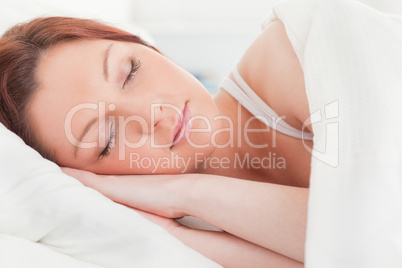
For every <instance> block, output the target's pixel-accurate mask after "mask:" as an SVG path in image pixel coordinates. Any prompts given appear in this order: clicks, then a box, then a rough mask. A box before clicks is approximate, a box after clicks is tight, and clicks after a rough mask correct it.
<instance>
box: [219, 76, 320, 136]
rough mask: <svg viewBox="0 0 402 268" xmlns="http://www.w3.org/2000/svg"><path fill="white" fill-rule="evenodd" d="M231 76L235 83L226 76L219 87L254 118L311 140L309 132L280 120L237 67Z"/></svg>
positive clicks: (288, 133)
mask: <svg viewBox="0 0 402 268" xmlns="http://www.w3.org/2000/svg"><path fill="white" fill-rule="evenodd" d="M233 77H234V79H235V81H236V83H235V82H233V81H232V80H231V79H230V78H228V77H226V78H224V79H223V81H222V82H221V84H220V86H219V87H220V88H222V89H224V90H226V91H227V92H228V93H229V94H230V95H232V96H233V97H234V98H235V99H236V100H237V101H238V102H239V103H240V104H241V105H243V106H244V108H246V109H247V110H248V111H249V112H250V113H251V114H253V115H254V116H255V117H256V118H258V119H259V120H260V121H262V122H263V123H265V124H266V125H267V126H269V127H271V128H272V129H274V130H276V131H279V132H281V133H283V134H286V135H288V136H291V137H294V138H298V139H304V140H313V136H314V135H313V134H311V133H310V132H303V131H301V130H298V129H296V128H294V127H292V126H291V125H289V124H288V123H286V122H285V121H284V120H282V118H281V117H280V116H279V115H278V114H277V113H276V112H275V111H274V110H272V108H271V107H269V106H268V104H266V103H265V102H264V101H263V100H262V99H261V98H260V97H258V95H257V94H256V93H255V92H254V91H253V90H252V89H251V87H250V86H249V85H247V83H246V82H245V81H244V80H243V78H242V77H241V76H240V74H239V71H238V70H237V68H234V70H233Z"/></svg>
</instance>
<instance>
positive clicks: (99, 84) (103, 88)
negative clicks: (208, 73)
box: [28, 40, 219, 174]
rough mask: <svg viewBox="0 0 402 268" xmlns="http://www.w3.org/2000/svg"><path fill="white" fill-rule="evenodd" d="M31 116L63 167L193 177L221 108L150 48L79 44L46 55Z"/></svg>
mask: <svg viewBox="0 0 402 268" xmlns="http://www.w3.org/2000/svg"><path fill="white" fill-rule="evenodd" d="M37 76H38V79H39V82H40V86H39V89H38V91H37V92H35V94H34V96H33V98H32V100H31V102H30V105H29V111H28V116H29V119H30V120H31V122H32V124H33V131H34V134H35V135H36V136H37V138H38V140H39V142H40V143H41V144H43V145H44V146H45V148H47V149H48V150H49V151H50V153H51V154H52V155H53V156H54V158H55V160H56V162H57V163H58V164H59V165H61V166H68V167H73V168H79V169H85V170H89V171H92V172H95V173H101V174H152V173H155V174H157V173H179V172H186V173H187V172H194V171H195V169H196V168H197V163H198V165H200V162H199V161H200V159H202V158H203V157H207V156H208V155H210V154H211V153H212V152H213V150H214V146H213V142H214V141H213V139H212V138H213V135H212V133H213V132H214V130H216V129H218V128H219V120H214V117H216V116H217V115H218V110H217V107H216V105H215V103H214V101H213V99H212V97H211V96H210V95H209V93H208V92H207V91H206V89H205V88H204V87H203V86H202V85H201V84H200V83H199V82H198V80H196V79H195V78H194V77H193V76H192V75H190V74H189V73H187V72H186V71H185V70H183V69H182V68H180V67H179V66H177V65H176V64H174V63H173V62H171V61H170V60H169V59H167V58H166V57H164V56H163V55H161V54H159V53H158V52H156V51H154V50H153V49H151V48H148V47H146V46H143V45H140V44H135V43H128V42H117V41H108V40H78V41H72V42H68V43H64V44H61V45H58V46H55V47H53V48H51V49H49V50H48V51H47V52H46V53H45V54H44V55H43V57H42V59H41V61H40V63H39V66H38V69H37Z"/></svg>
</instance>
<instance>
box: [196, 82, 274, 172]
mask: <svg viewBox="0 0 402 268" xmlns="http://www.w3.org/2000/svg"><path fill="white" fill-rule="evenodd" d="M214 100H215V104H216V106H217V108H218V110H219V112H220V114H221V116H222V118H225V119H223V120H221V123H222V124H221V127H220V129H219V130H218V131H217V132H216V133H217V135H216V136H215V139H214V141H215V142H216V145H214V146H215V150H214V152H213V153H212V154H211V155H210V156H209V157H207V158H204V159H203V160H204V161H203V162H202V165H200V166H199V167H198V170H197V172H198V173H204V174H214V175H222V176H230V177H244V175H245V174H249V173H253V172H255V171H250V170H246V169H244V168H239V165H237V166H236V163H238V161H239V159H240V160H243V159H245V157H246V155H248V156H250V157H254V156H261V155H266V154H267V153H268V151H267V150H268V149H267V148H264V149H256V146H254V145H255V144H262V143H266V141H267V134H268V135H270V133H267V131H261V132H247V134H246V131H245V127H244V126H245V125H247V127H248V129H265V130H266V125H265V124H264V123H262V122H260V121H259V120H258V119H254V120H252V121H251V122H250V123H249V124H246V122H247V121H248V120H250V118H251V117H252V115H251V114H250V113H249V112H248V111H247V110H246V109H245V108H244V107H242V106H241V104H240V103H239V102H238V101H237V100H236V99H234V98H233V97H232V96H231V95H229V94H228V93H227V92H226V91H224V90H221V91H219V93H218V94H217V95H216V97H215V99H214ZM246 135H247V137H246ZM236 161H237V162H236Z"/></svg>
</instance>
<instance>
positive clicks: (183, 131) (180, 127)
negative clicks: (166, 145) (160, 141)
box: [171, 102, 191, 147]
mask: <svg viewBox="0 0 402 268" xmlns="http://www.w3.org/2000/svg"><path fill="white" fill-rule="evenodd" d="M190 118H191V112H190V109H189V108H188V106H187V102H186V103H185V104H184V108H183V111H182V112H181V114H180V115H179V117H178V119H177V123H176V125H175V127H174V128H173V141H172V146H171V147H173V146H175V145H177V144H180V143H182V142H184V141H185V140H186V139H187V137H188V134H189V133H190V129H191V124H190V123H189V121H190Z"/></svg>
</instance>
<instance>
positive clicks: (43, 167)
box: [0, 124, 218, 268]
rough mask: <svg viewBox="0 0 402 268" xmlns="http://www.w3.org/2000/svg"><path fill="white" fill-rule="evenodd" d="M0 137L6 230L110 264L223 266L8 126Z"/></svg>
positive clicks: (2, 226) (0, 199) (0, 207)
mask: <svg viewBox="0 0 402 268" xmlns="http://www.w3.org/2000/svg"><path fill="white" fill-rule="evenodd" d="M0 137H1V138H0V148H1V151H0V233H3V234H8V235H11V236H14V237H20V238H23V239H26V240H29V241H33V242H39V243H42V244H43V245H45V246H47V247H50V248H52V249H54V250H56V251H58V252H60V253H63V254H66V255H69V256H71V257H74V258H76V259H78V260H81V261H85V262H89V263H93V264H98V265H100V266H106V267H119V268H121V267H218V265H216V264H215V263H213V262H212V261H210V260H208V259H206V258H205V257H203V256H201V255H200V254H198V253H197V252H195V251H193V250H192V249H190V248H188V247H186V246H185V245H184V244H182V243H181V242H180V241H178V240H176V239H175V238H174V237H173V236H171V235H170V234H169V233H167V232H166V231H165V230H164V229H162V228H160V227H159V226H156V225H154V224H153V223H150V222H149V221H147V220H145V219H144V218H142V217H141V216H140V215H139V214H138V213H136V212H134V211H133V210H131V209H129V208H126V207H124V206H122V205H119V204H116V203H114V202H112V201H111V200H109V199H107V198H106V197H104V196H103V195H101V194H100V193H98V192H96V191H95V190H93V189H90V188H88V187H85V186H83V185H82V184H81V183H80V182H78V181H77V180H75V179H74V178H72V177H69V176H67V175H65V174H64V173H62V172H61V170H60V168H59V167H58V166H57V165H56V164H54V163H52V162H50V161H48V160H46V159H44V158H42V157H41V156H40V155H39V153H37V152H36V151H35V150H33V149H32V148H30V147H28V146H27V145H25V143H24V142H23V141H22V140H21V139H20V138H19V137H17V136H16V135H15V134H13V133H12V132H10V131H9V130H7V129H6V128H5V127H4V126H3V125H2V124H0ZM22 257H23V256H22Z"/></svg>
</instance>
